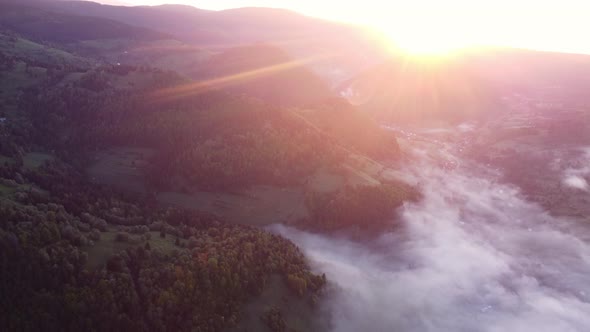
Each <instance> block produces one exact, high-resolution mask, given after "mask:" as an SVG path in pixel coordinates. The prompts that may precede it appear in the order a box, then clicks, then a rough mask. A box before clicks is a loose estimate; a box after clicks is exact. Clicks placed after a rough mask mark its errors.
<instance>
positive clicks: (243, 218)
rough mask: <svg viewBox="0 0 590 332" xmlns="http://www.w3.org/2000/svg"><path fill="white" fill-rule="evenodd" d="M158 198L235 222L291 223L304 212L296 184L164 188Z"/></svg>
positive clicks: (301, 194) (305, 210)
mask: <svg viewBox="0 0 590 332" xmlns="http://www.w3.org/2000/svg"><path fill="white" fill-rule="evenodd" d="M158 199H159V200H160V201H161V202H162V203H164V204H170V205H177V206H181V207H184V208H189V209H195V210H199V211H204V212H208V213H211V214H214V215H216V216H219V217H220V218H221V219H224V220H227V221H229V222H231V223H237V224H248V225H256V226H264V225H269V224H273V223H293V222H296V221H298V220H299V219H302V218H305V217H307V216H308V212H307V208H306V207H305V201H304V193H303V189H302V188H298V187H292V188H281V187H274V186H255V187H252V188H250V189H247V190H244V191H241V192H238V193H225V192H203V191H198V192H195V193H191V194H185V193H178V192H165V193H161V194H159V195H158Z"/></svg>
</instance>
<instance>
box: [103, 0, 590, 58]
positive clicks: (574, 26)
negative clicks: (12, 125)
mask: <svg viewBox="0 0 590 332" xmlns="http://www.w3.org/2000/svg"><path fill="white" fill-rule="evenodd" d="M102 1H103V2H119V3H121V2H123V3H127V4H130V5H140V4H141V5H157V4H162V3H184V4H189V5H193V6H195V7H199V8H205V9H226V8H235V7H249V6H261V7H281V8H288V9H292V10H295V11H298V12H301V13H304V14H307V15H311V16H317V17H323V18H328V19H334V20H341V21H348V22H354V23H361V24H367V25H371V26H373V27H377V28H379V29H381V30H383V31H385V32H386V33H387V34H389V35H390V36H391V38H392V39H394V40H397V41H398V42H401V43H402V44H405V45H406V46H409V47H421V46H428V45H435V46H437V47H442V48H444V47H445V46H449V47H453V46H464V45H465V44H468V45H473V44H492V45H508V46H516V47H526V48H534V49H543V50H556V51H568V52H579V53H590V38H588V32H590V0H560V1H556V0H553V1H547V0H494V1H489V0H411V1H407V0H406V1H404V0H390V1H384V0H363V1H342V0H339V1H336V0H296V1H294V0H102Z"/></svg>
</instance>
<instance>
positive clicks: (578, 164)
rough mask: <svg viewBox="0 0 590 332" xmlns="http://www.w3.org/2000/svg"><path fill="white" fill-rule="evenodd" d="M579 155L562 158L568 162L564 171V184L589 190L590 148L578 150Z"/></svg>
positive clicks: (562, 161)
mask: <svg viewBox="0 0 590 332" xmlns="http://www.w3.org/2000/svg"><path fill="white" fill-rule="evenodd" d="M577 152H578V153H577V155H576V156H575V157H574V156H572V157H571V158H567V159H565V160H564V159H560V160H559V161H560V162H561V163H565V164H567V167H565V171H564V172H563V184H564V185H566V186H568V187H570V188H573V189H579V190H584V191H588V189H589V188H590V187H589V185H588V180H587V179H588V178H590V148H584V149H581V150H579V151H577Z"/></svg>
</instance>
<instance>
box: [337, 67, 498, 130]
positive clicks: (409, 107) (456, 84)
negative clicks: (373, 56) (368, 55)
mask: <svg viewBox="0 0 590 332" xmlns="http://www.w3.org/2000/svg"><path fill="white" fill-rule="evenodd" d="M339 92H340V94H341V95H342V96H343V97H346V98H347V99H348V100H349V101H350V102H351V103H353V104H355V105H357V106H359V108H361V109H364V110H366V111H368V112H370V113H372V114H373V115H374V116H375V117H377V118H379V119H381V120H384V121H388V122H394V123H415V122H430V121H438V120H441V119H447V120H448V119H451V120H452V119H455V120H461V119H463V118H464V117H465V116H467V115H469V114H472V113H473V112H474V111H480V110H482V109H484V108H485V107H486V106H487V105H488V104H489V102H490V101H491V100H492V98H490V97H491V96H490V90H489V89H488V87H487V86H486V85H485V83H484V81H482V80H481V78H480V77H478V75H477V73H475V72H472V71H471V70H470V69H469V68H467V67H463V66H462V65H461V64H449V63H445V64H434V63H430V64H427V63H422V62H417V61H415V60H412V59H409V58H402V57H394V58H392V59H390V60H388V61H387V62H384V63H383V64H381V65H378V66H376V67H374V68H372V69H370V70H367V71H366V72H364V73H362V74H361V75H359V76H357V77H356V78H354V79H352V80H350V81H348V82H346V83H344V84H342V85H341V86H340V87H339Z"/></svg>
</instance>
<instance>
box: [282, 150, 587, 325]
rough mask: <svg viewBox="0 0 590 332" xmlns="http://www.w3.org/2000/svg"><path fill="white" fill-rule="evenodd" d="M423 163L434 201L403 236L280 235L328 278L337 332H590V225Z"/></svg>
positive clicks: (481, 175) (476, 175)
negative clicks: (363, 240) (360, 238)
mask: <svg viewBox="0 0 590 332" xmlns="http://www.w3.org/2000/svg"><path fill="white" fill-rule="evenodd" d="M417 155H418V154H417ZM419 155H421V157H420V158H421V160H422V162H421V163H419V164H418V165H417V167H416V170H419V172H417V171H416V172H414V171H412V170H409V171H408V176H409V177H412V176H415V177H418V178H420V179H419V181H420V183H421V185H422V186H423V193H424V199H423V200H422V201H421V202H419V203H417V204H411V205H407V206H405V207H404V208H403V211H401V215H400V219H401V222H402V223H403V225H404V227H402V229H401V230H398V231H396V232H394V233H388V234H383V235H382V236H380V237H379V238H377V239H375V240H374V241H372V242H371V243H358V242H354V241H350V240H347V239H344V238H337V239H336V238H331V237H326V236H323V235H317V234H309V233H306V232H302V231H298V230H295V229H292V228H288V227H284V226H275V227H274V228H273V230H274V231H276V232H279V233H281V234H282V235H284V236H286V237H288V238H290V239H292V240H293V241H294V242H295V243H296V244H298V245H299V246H300V247H301V248H302V249H303V250H304V252H305V253H306V255H307V256H308V257H309V259H310V261H311V262H312V264H313V266H314V268H315V269H316V270H317V271H318V272H325V273H326V275H327V277H328V279H329V280H330V282H331V289H330V291H329V292H328V296H327V297H326V300H325V302H324V304H323V305H324V307H325V308H326V310H328V311H329V312H330V314H331V318H330V321H331V324H332V330H333V331H338V332H349V331H350V332H357V331H372V332H380V331H384V332H385V331H387V332H389V331H406V332H412V331H420V332H425V331H433V332H434V331H437V332H447V331H448V332H462V331H465V332H477V331H482V332H483V331H486V332H496V331H497V332H505V331H518V332H529V331H530V332H560V331H564V332H565V331H580V332H586V331H590V244H589V241H590V232H588V230H587V229H584V228H583V226H584V225H579V224H575V223H573V222H570V221H568V220H564V219H555V218H553V217H551V216H549V215H548V214H547V213H546V212H545V211H543V210H542V209H541V208H540V207H539V206H538V205H535V204H532V203H530V202H527V201H526V200H525V199H524V198H522V196H521V195H520V193H519V191H518V190H516V189H515V188H513V187H510V186H506V185H503V184H500V183H498V182H496V181H495V177H494V175H493V174H490V173H487V172H486V171H485V170H476V171H474V170H473V169H474V167H472V165H465V164H464V163H463V165H462V166H460V167H458V168H457V169H455V170H453V171H448V170H441V169H439V168H435V167H431V166H430V165H435V164H436V163H435V162H433V160H432V159H431V157H432V152H431V151H421V152H420V153H419ZM445 158H452V155H446V156H445ZM457 161H459V160H457Z"/></svg>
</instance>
